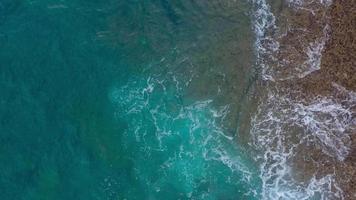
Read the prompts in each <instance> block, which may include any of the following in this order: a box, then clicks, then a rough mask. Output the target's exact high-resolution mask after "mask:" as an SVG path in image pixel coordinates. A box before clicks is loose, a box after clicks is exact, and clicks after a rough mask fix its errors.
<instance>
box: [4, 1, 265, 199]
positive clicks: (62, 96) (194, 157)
mask: <svg viewBox="0 0 356 200" xmlns="http://www.w3.org/2000/svg"><path fill="white" fill-rule="evenodd" d="M252 10H253V8H252V2H250V1H246V0H234V1H233V0H215V1H205V0H204V1H203V0H201V1H199V0H184V1H183V0H182V1H180V0H106V1H99V0H85V1H84V0H57V1H54V0H0V199H2V200H32V199H33V200H41V199H50V200H55V199H58V200H59V199H61V200H64V199H66V200H70V199H73V200H79V199H83V200H91V199H97V200H104V199H105V200H111V199H112V200H114V199H115V200H123V199H127V200H131V199H164V200H169V199H206V200H228V199H241V200H249V199H251V200H252V199H262V196H261V195H262V187H263V181H262V179H261V176H260V174H261V173H260V168H259V165H258V164H257V161H256V159H254V156H253V153H252V152H250V151H249V148H248V147H247V146H248V145H247V143H246V140H245V139H244V137H243V134H242V133H243V132H244V131H243V128H241V127H248V125H247V124H246V123H248V120H246V119H248V118H249V117H246V116H249V109H248V106H247V105H251V104H249V94H250V93H251V91H252V90H253V88H254V86H253V85H254V83H255V80H256V70H255V63H256V61H255V60H256V53H255V50H254V47H255V42H254V41H255V31H254V30H253V26H252V24H251V22H252V18H251V12H252ZM251 106H252V105H251ZM244 123H245V124H244ZM247 132H248V131H247Z"/></svg>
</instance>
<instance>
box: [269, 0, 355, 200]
mask: <svg viewBox="0 0 356 200" xmlns="http://www.w3.org/2000/svg"><path fill="white" fill-rule="evenodd" d="M276 2H277V1H275V2H274V4H275V5H273V4H272V6H274V7H273V9H272V10H273V12H274V15H275V16H276V18H277V25H278V27H279V31H280V32H279V33H273V34H272V35H274V37H275V38H276V39H277V40H278V42H279V44H280V47H279V49H278V51H277V52H276V55H274V59H270V60H269V61H270V63H272V64H271V66H273V69H272V70H271V71H272V73H273V78H274V79H275V80H276V81H275V82H274V84H276V85H278V88H280V89H279V90H280V91H283V93H284V94H287V95H288V96H289V98H291V99H292V100H293V101H294V100H295V101H296V102H302V103H306V104H308V103H310V102H312V101H313V99H314V100H315V99H316V98H329V99H332V101H333V102H335V103H338V104H340V105H342V106H344V107H345V108H347V109H349V110H350V111H351V113H352V115H351V119H350V121H351V125H350V126H349V127H348V128H347V129H346V130H345V131H344V132H343V134H348V135H349V136H350V137H349V139H350V145H349V146H350V149H349V154H348V155H347V157H346V158H345V159H344V160H340V159H336V158H335V157H332V156H330V155H326V154H325V153H323V152H322V151H321V149H320V148H315V147H313V146H308V145H302V146H301V148H298V149H297V153H296V156H295V158H294V160H293V163H294V164H293V167H294V168H298V170H297V171H301V173H300V174H297V175H296V176H297V179H299V180H300V181H305V180H307V179H308V177H310V176H312V175H315V174H317V175H320V176H322V175H325V174H335V175H336V181H337V182H338V185H339V186H340V188H341V190H343V193H344V195H345V199H347V200H356V0H334V1H333V3H332V4H331V5H329V6H325V5H322V4H320V3H319V2H317V1H315V2H313V3H310V4H305V5H302V6H301V5H296V4H292V3H290V4H288V5H287V3H285V2H284V1H278V2H280V3H276ZM283 2H284V3H283ZM313 42H316V43H313ZM317 43H322V44H323V47H322V48H320V52H318V46H317V45H314V46H313V44H317ZM308 49H311V50H314V51H315V52H316V54H315V56H316V58H318V54H320V55H321V57H319V59H316V60H314V62H315V65H314V66H318V67H320V68H318V67H316V68H315V69H312V67H311V66H312V65H313V64H311V63H307V65H306V61H307V60H308V59H309V57H308V53H307V51H308ZM308 69H312V70H310V71H308ZM305 72H307V73H305ZM286 77H287V78H286ZM286 91H287V92H286ZM332 190H334V191H335V190H337V188H333V189H332ZM334 198H335V197H334Z"/></svg>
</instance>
